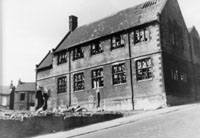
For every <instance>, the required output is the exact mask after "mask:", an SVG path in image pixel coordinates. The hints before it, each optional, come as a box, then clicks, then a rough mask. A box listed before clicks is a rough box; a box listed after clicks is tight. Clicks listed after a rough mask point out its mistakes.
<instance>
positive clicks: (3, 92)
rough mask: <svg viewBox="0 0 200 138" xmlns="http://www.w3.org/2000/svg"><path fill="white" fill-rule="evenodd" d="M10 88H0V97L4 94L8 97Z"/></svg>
mask: <svg viewBox="0 0 200 138" xmlns="http://www.w3.org/2000/svg"><path fill="white" fill-rule="evenodd" d="M10 92H11V91H10V86H0V95H1V94H5V95H9V94H10Z"/></svg>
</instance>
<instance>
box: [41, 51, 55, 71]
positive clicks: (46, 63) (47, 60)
mask: <svg viewBox="0 0 200 138" xmlns="http://www.w3.org/2000/svg"><path fill="white" fill-rule="evenodd" d="M52 64H53V54H52V52H51V51H49V53H48V54H47V55H46V56H45V57H44V58H43V60H42V61H41V62H40V63H39V65H37V70H40V69H44V68H48V67H51V66H52Z"/></svg>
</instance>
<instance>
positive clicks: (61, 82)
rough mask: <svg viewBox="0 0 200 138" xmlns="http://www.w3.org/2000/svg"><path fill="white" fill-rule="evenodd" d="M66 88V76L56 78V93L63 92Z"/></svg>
mask: <svg viewBox="0 0 200 138" xmlns="http://www.w3.org/2000/svg"><path fill="white" fill-rule="evenodd" d="M66 90H67V77H66V76H64V77H60V78H58V93H64V92H66Z"/></svg>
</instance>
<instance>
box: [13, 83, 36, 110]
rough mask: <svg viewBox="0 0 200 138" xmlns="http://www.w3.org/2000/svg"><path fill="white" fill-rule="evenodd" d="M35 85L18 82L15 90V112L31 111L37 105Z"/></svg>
mask: <svg viewBox="0 0 200 138" xmlns="http://www.w3.org/2000/svg"><path fill="white" fill-rule="evenodd" d="M35 91H36V87H35V83H34V82H22V81H21V80H19V81H18V85H17V87H16V89H15V96H14V97H15V98H14V110H31V108H33V107H34V105H35Z"/></svg>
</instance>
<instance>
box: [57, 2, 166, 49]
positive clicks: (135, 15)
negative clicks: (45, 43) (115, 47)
mask: <svg viewBox="0 0 200 138" xmlns="http://www.w3.org/2000/svg"><path fill="white" fill-rule="evenodd" d="M166 2H167V0H150V1H147V2H145V3H142V4H140V5H137V6H134V7H131V8H128V9H125V10H123V11H120V12H118V13H116V14H114V15H112V16H109V17H106V18H104V19H101V20H99V21H96V22H94V23H91V24H87V25H83V26H81V27H78V28H77V29H75V30H74V31H73V32H71V33H70V34H69V36H68V37H67V38H66V39H65V40H64V41H63V43H62V44H60V46H59V47H57V49H56V50H55V52H59V51H62V50H64V49H67V48H70V47H73V46H76V45H79V44H82V43H86V42H89V41H92V40H94V39H98V38H101V37H103V36H107V35H110V34H113V33H117V32H119V31H123V30H126V29H129V28H132V27H135V26H138V25H142V24H145V23H148V22H151V21H155V20H158V13H161V11H162V9H163V8H164V6H165V4H166Z"/></svg>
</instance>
